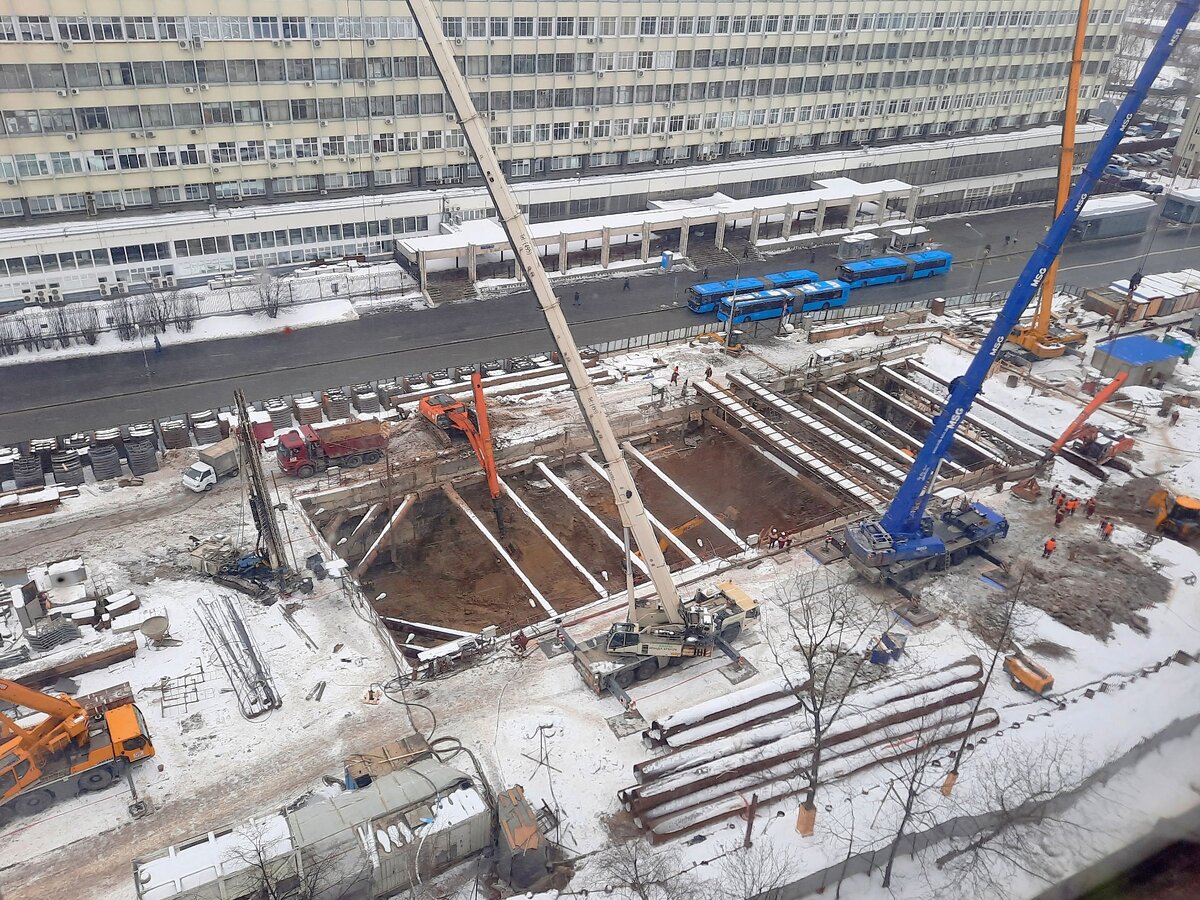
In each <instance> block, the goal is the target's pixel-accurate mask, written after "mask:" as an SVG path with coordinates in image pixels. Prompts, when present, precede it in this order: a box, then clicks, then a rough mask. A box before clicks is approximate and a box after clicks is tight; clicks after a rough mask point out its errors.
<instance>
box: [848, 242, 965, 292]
mask: <svg viewBox="0 0 1200 900" xmlns="http://www.w3.org/2000/svg"><path fill="white" fill-rule="evenodd" d="M953 262H954V254H952V253H947V252H946V251H945V250H921V251H918V252H917V253H907V254H905V255H904V256H877V257H875V258H874V259H864V260H860V261H859V262H850V263H843V264H842V265H840V266H838V278H840V279H841V280H842V281H844V282H846V283H847V284H848V285H850V287H851V288H860V287H867V286H868V285H872V284H893V283H895V282H897V281H912V280H913V279H916V278H928V277H929V276H930V275H944V274H946V273H947V272H949V271H950V266H951V265H952V264H953Z"/></svg>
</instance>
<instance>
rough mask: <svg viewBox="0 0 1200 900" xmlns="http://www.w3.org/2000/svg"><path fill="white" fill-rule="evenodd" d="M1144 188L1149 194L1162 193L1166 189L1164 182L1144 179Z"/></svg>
mask: <svg viewBox="0 0 1200 900" xmlns="http://www.w3.org/2000/svg"><path fill="white" fill-rule="evenodd" d="M1142 190H1143V191H1145V192H1146V193H1147V194H1161V193H1162V192H1163V190H1164V188H1163V186H1162V183H1161V182H1158V181H1143V182H1142Z"/></svg>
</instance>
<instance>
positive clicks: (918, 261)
mask: <svg viewBox="0 0 1200 900" xmlns="http://www.w3.org/2000/svg"><path fill="white" fill-rule="evenodd" d="M905 255H906V256H907V257H908V260H909V262H911V263H912V275H911V276H910V277H912V278H928V277H929V276H930V275H945V274H946V273H947V272H949V271H950V266H951V264H952V263H953V262H954V254H952V253H947V252H946V251H945V250H922V251H920V252H918V253H907V254H905Z"/></svg>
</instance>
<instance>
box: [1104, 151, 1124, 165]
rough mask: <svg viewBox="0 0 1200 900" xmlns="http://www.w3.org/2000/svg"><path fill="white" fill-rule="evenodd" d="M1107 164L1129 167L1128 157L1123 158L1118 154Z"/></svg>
mask: <svg viewBox="0 0 1200 900" xmlns="http://www.w3.org/2000/svg"><path fill="white" fill-rule="evenodd" d="M1109 163H1111V164H1112V165H1116V166H1128V165H1129V157H1128V156H1124V155H1123V154H1120V153H1114V154H1113V155H1112V158H1111V159H1110V160H1109Z"/></svg>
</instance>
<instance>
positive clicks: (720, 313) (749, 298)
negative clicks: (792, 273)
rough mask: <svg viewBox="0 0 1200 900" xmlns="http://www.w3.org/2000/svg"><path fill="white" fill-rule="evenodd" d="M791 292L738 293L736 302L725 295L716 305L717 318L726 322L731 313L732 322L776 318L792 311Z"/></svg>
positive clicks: (792, 298)
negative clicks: (743, 294)
mask: <svg viewBox="0 0 1200 900" xmlns="http://www.w3.org/2000/svg"><path fill="white" fill-rule="evenodd" d="M793 293H794V292H793V291H790V290H770V291H755V292H754V293H752V294H746V295H745V296H741V295H739V296H738V298H737V301H736V304H735V302H734V298H733V297H726V298H725V299H724V300H722V301H721V302H720V303H719V304H718V305H717V318H718V319H720V320H721V321H722V322H728V321H729V317H730V315H732V316H733V321H734V324H737V323H738V322H756V321H758V320H759V319H778V318H781V317H782V316H783V315H784V314H785V313H789V312H791V311H792V301H793V300H794V299H795V297H794V296H793Z"/></svg>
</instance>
